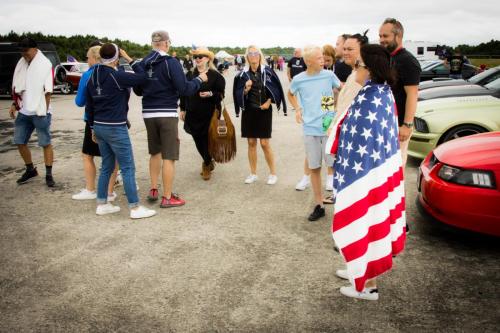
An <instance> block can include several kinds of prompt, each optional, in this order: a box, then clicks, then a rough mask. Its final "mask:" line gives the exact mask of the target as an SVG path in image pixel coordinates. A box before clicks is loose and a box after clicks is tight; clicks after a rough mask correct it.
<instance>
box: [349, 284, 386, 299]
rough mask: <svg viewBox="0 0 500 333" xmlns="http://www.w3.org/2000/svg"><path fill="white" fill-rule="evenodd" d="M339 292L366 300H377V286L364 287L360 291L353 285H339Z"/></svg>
mask: <svg viewBox="0 0 500 333" xmlns="http://www.w3.org/2000/svg"><path fill="white" fill-rule="evenodd" d="M340 293H341V294H342V295H344V296H347V297H352V298H359V299H366V300H368V301H376V300H378V289H377V288H365V289H363V291H362V292H359V291H357V290H356V289H355V288H354V287H353V286H348V287H340Z"/></svg>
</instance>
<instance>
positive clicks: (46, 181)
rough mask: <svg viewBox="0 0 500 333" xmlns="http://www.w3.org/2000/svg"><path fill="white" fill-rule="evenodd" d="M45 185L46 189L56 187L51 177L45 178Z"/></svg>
mask: <svg viewBox="0 0 500 333" xmlns="http://www.w3.org/2000/svg"><path fill="white" fill-rule="evenodd" d="M45 183H46V184H47V186H48V187H54V186H55V185H56V182H55V181H54V177H52V176H45Z"/></svg>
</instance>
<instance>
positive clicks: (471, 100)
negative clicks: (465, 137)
mask: <svg viewBox="0 0 500 333" xmlns="http://www.w3.org/2000/svg"><path fill="white" fill-rule="evenodd" d="M486 105H498V107H499V108H500V99H498V98H496V97H494V96H490V95H483V96H461V97H449V98H435V99H429V100H423V101H419V102H418V104H417V112H416V114H415V115H416V116H418V117H423V118H425V117H426V116H431V115H435V114H438V113H440V112H449V111H450V109H454V110H456V109H458V108H477V107H481V106H486Z"/></svg>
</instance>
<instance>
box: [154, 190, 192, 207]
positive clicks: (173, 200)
mask: <svg viewBox="0 0 500 333" xmlns="http://www.w3.org/2000/svg"><path fill="white" fill-rule="evenodd" d="M185 203H186V201H184V200H182V199H181V198H179V196H178V195H177V194H174V193H172V195H171V196H170V199H167V197H161V204H160V208H170V207H179V206H184V204H185Z"/></svg>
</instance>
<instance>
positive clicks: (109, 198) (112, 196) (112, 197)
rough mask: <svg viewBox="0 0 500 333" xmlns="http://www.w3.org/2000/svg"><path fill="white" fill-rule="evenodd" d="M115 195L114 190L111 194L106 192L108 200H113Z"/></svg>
mask: <svg viewBox="0 0 500 333" xmlns="http://www.w3.org/2000/svg"><path fill="white" fill-rule="evenodd" d="M116 197H117V195H116V192H114V191H113V193H111V194H109V193H108V202H113V201H115V199H116Z"/></svg>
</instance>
